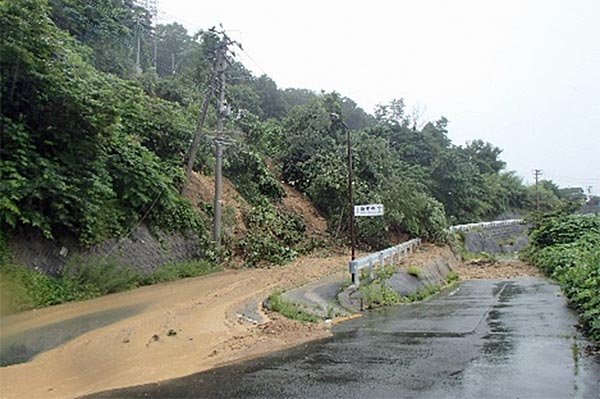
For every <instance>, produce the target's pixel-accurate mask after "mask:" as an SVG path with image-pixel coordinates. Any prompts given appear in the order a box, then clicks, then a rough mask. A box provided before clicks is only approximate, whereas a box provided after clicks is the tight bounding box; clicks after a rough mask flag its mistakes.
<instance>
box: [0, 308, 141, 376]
mask: <svg viewBox="0 0 600 399" xmlns="http://www.w3.org/2000/svg"><path fill="white" fill-rule="evenodd" d="M143 309H144V306H143V305H134V306H127V307H122V308H117V309H110V310H104V311H101V312H96V313H91V314H87V315H84V316H79V317H74V318H72V319H68V320H64V321H60V322H57V323H54V324H50V325H46V326H43V327H39V328H34V329H30V330H26V331H24V332H21V333H18V334H15V335H10V336H7V337H2V339H1V341H0V367H5V366H10V365H12V364H18V363H25V362H27V361H29V360H31V359H32V358H33V357H34V356H35V355H37V354H39V353H41V352H45V351H47V350H50V349H53V348H56V347H57V346H59V345H61V344H63V343H65V342H67V341H70V340H72V339H73V338H76V337H78V336H80V335H83V334H85V333H87V332H89V331H92V330H95V329H97V328H101V327H104V326H107V325H109V324H112V323H115V322H117V321H119V320H123V319H125V318H127V317H130V316H133V315H136V314H138V313H140V312H141V311H142V310H143Z"/></svg>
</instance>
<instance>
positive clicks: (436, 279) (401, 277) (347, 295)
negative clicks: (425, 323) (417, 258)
mask: <svg viewBox="0 0 600 399" xmlns="http://www.w3.org/2000/svg"><path fill="white" fill-rule="evenodd" d="M458 265H459V260H458V259H457V258H456V256H455V255H454V253H453V252H452V251H451V250H450V249H449V248H446V250H444V251H443V253H442V254H441V255H440V256H438V257H436V258H433V259H431V260H429V261H427V262H425V263H424V264H423V265H421V266H420V268H421V273H420V275H419V277H415V276H413V275H410V274H408V273H407V272H406V270H399V271H397V272H396V273H395V274H394V275H392V276H391V277H390V279H389V280H387V281H386V283H387V285H388V286H389V287H390V288H392V289H393V290H394V291H396V292H398V293H399V294H400V295H402V296H407V295H410V294H413V293H415V292H417V291H419V290H421V289H423V288H425V287H427V286H431V285H435V286H442V285H445V284H446V276H447V275H448V273H449V272H451V271H452V270H453V269H454V268H455V267H457V266H458ZM361 298H362V296H361V292H360V290H359V289H358V288H356V287H354V286H350V287H348V288H346V289H345V290H343V291H342V292H340V294H339V295H338V301H339V302H340V304H341V305H342V306H343V307H345V308H346V309H348V310H350V311H352V312H359V311H361V310H362V309H361V302H362V301H361Z"/></svg>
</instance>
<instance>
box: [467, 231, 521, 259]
mask: <svg viewBox="0 0 600 399" xmlns="http://www.w3.org/2000/svg"><path fill="white" fill-rule="evenodd" d="M462 234H464V237H465V248H466V250H467V251H469V252H487V253H492V254H501V253H512V252H518V251H520V250H522V249H524V248H525V247H527V246H528V245H529V238H528V237H527V226H525V225H521V224H514V225H509V226H497V227H487V228H479V229H477V228H476V229H473V230H469V231H465V232H463V233H462Z"/></svg>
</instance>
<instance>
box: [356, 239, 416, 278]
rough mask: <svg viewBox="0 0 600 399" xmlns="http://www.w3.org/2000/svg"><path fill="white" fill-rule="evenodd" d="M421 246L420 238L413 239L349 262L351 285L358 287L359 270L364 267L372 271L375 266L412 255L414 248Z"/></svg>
mask: <svg viewBox="0 0 600 399" xmlns="http://www.w3.org/2000/svg"><path fill="white" fill-rule="evenodd" d="M419 245H421V239H420V238H413V239H412V240H410V241H406V242H403V243H402V244H398V245H395V246H393V247H390V248H387V249H384V250H383V251H379V252H375V253H373V254H371V255H367V256H364V257H362V258H359V259H355V260H351V261H350V274H352V284H355V285H357V286H358V285H359V284H360V282H359V276H360V270H361V269H364V268H365V267H368V268H370V269H371V270H373V267H376V266H381V267H383V266H385V263H386V262H389V263H394V262H398V261H400V259H402V257H404V256H406V255H408V254H409V253H412V252H413V251H414V249H415V248H416V247H418V246H419Z"/></svg>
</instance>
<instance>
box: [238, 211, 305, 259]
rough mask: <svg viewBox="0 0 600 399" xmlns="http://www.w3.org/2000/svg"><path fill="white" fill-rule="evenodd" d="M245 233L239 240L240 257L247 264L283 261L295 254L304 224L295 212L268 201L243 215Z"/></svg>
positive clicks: (294, 256) (302, 233)
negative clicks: (284, 209)
mask: <svg viewBox="0 0 600 399" xmlns="http://www.w3.org/2000/svg"><path fill="white" fill-rule="evenodd" d="M246 225H247V226H248V230H249V234H248V235H247V236H246V237H244V238H243V239H242V240H240V243H239V247H240V249H241V251H242V256H243V257H244V260H245V261H246V262H247V264H248V265H249V266H260V265H261V264H264V263H274V264H279V265H280V264H283V263H286V262H289V261H291V260H293V259H295V258H296V256H298V251H297V250H296V249H295V248H296V246H298V244H300V243H301V242H302V240H303V239H304V232H305V230H306V225H305V224H304V222H303V220H302V218H300V217H299V216H297V215H292V214H287V213H285V212H282V211H280V210H278V209H277V208H275V207H274V206H273V205H271V204H269V203H266V202H265V203H263V204H261V205H258V206H255V207H254V208H252V211H251V212H250V213H249V214H248V215H247V216H246Z"/></svg>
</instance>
